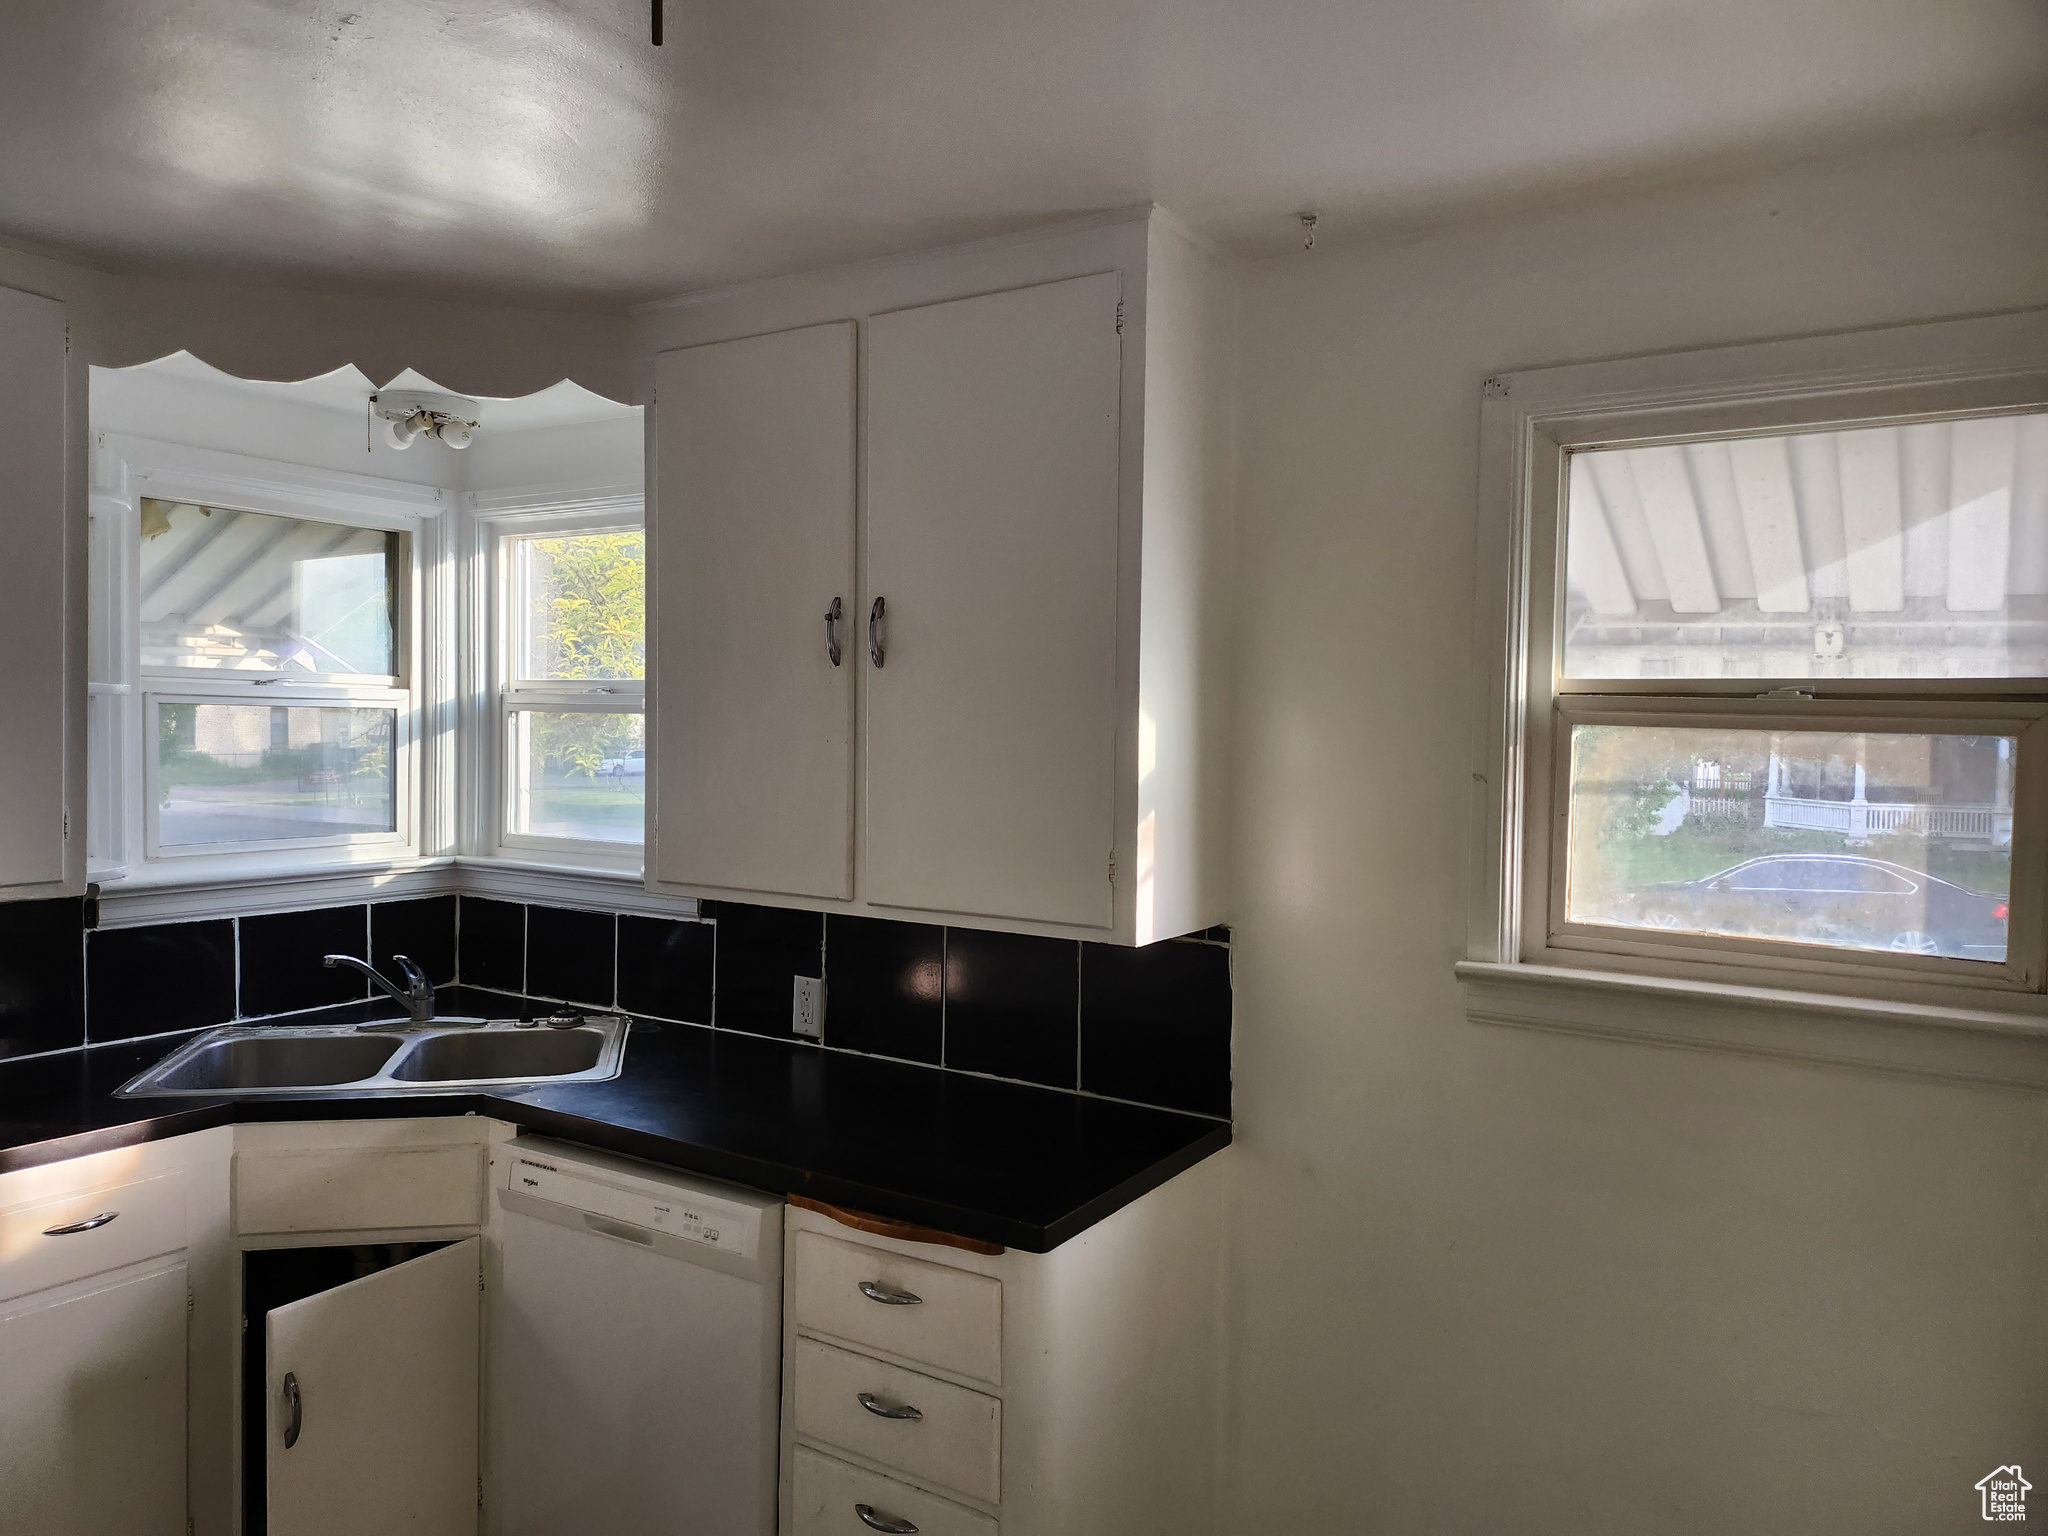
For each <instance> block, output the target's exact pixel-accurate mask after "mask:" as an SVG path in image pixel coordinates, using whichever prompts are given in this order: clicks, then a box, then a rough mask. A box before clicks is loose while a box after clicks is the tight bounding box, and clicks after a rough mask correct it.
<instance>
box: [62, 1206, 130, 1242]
mask: <svg viewBox="0 0 2048 1536" xmlns="http://www.w3.org/2000/svg"><path fill="white" fill-rule="evenodd" d="M120 1214H121V1213H120V1212H119V1211H101V1212H100V1213H99V1215H97V1216H88V1217H86V1218H85V1220H83V1221H74V1222H72V1223H71V1225H70V1226H68V1227H45V1228H43V1236H45V1237H69V1236H70V1235H71V1234H72V1233H74V1232H90V1231H91V1230H92V1229H93V1228H94V1227H104V1226H105V1225H106V1224H107V1223H108V1222H110V1221H112V1220H113V1219H114V1218H115V1217H116V1216H118V1215H120Z"/></svg>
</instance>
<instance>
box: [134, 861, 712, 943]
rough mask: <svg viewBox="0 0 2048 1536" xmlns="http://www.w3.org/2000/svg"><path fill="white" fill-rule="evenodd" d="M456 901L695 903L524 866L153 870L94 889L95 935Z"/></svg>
mask: <svg viewBox="0 0 2048 1536" xmlns="http://www.w3.org/2000/svg"><path fill="white" fill-rule="evenodd" d="M457 893H465V894H468V895H472V896H486V897H490V898H491V899H493V900H497V901H522V902H539V903H541V904H543V905H555V906H568V907H595V908H599V909H602V910H603V911H606V912H633V913H641V914H645V915H648V916H655V917H694V916H695V915H696V913H697V903H696V902H695V901H693V900H691V899H690V898H688V897H683V896H659V895H655V894H654V893H652V892H650V891H648V890H647V889H646V887H645V886H644V885H643V884H642V882H641V878H640V875H639V873H638V872H637V871H630V870H610V869H591V868H579V867H577V866H574V865H567V864H543V863H539V862H533V861H528V860H524V859H481V858H455V859H451V858H435V859H405V860H393V861H392V862H390V863H386V864H367V863H365V864H354V865H347V866H336V865H329V866H327V867H325V868H318V869H315V868H308V867H307V866H305V865H304V864H297V865H283V866H279V865H257V864H251V865H249V866H247V867H245V868H241V869H237V870H235V871H234V872H232V873H229V874H222V873H219V872H214V873H210V874H206V875H197V874H191V873H186V872H183V871H177V870H169V871H159V870H154V869H153V870H149V871H147V872H144V873H137V874H131V875H129V876H127V877H126V878H124V879H120V880H109V881H107V882H106V883H105V884H104V885H103V886H102V887H101V890H100V918H99V926H100V927H102V928H139V927H142V926H144V925H146V924H150V923H185V922H196V921H199V920H200V919H203V918H221V917H255V916H259V915H261V914H263V913H268V912H299V911H304V910H306V909H307V908H310V907H331V906H347V905H352V904H354V903H357V902H370V901H397V900H403V899H405V898H407V897H417V896H444V895H451V894H457Z"/></svg>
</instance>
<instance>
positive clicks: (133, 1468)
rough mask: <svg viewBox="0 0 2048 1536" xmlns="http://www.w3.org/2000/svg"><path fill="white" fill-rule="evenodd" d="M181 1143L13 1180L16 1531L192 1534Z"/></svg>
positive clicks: (1, 1205) (10, 1505)
mask: <svg viewBox="0 0 2048 1536" xmlns="http://www.w3.org/2000/svg"><path fill="white" fill-rule="evenodd" d="M182 1150H185V1149H180V1148H178V1147H176V1146H174V1145H171V1144H159V1145H156V1146H152V1147H146V1148H142V1149H138V1150H137V1151H135V1152H134V1153H131V1154H101V1155H98V1156H94V1157H86V1158H79V1159H76V1160H74V1161H73V1162H70V1163H57V1164H50V1165H46V1166H44V1167H40V1168H31V1169H25V1170H21V1171H18V1172H15V1173H10V1174H6V1175H4V1176H0V1536H47V1533H53V1532H63V1533H65V1536H179V1533H181V1532H183V1531H184V1530H185V1522H186V1515H187V1508H188V1497H187V1494H188V1488H187V1482H188V1479H187V1449H186V1440H187V1437H186V1424H187V1421H188V1417H189V1410H188V1401H189V1399H190V1398H191V1397H192V1393H193V1385H194V1383H193V1373H192V1355H193V1351H192V1349H191V1344H190V1337H189V1331H190V1317H191V1310H190V1307H191V1296H192V1291H191V1286H190V1272H191V1264H190V1259H191V1247H192V1242H193V1228H194V1225H195V1224H194V1223H193V1222H192V1221H191V1220H190V1219H189V1214H188V1196H189V1194H190V1192H191V1186H192V1185H193V1183H194V1176H193V1174H192V1172H191V1171H190V1170H188V1169H187V1168H186V1167H184V1166H183V1163H182V1159H181V1156H180V1153H181V1151H182Z"/></svg>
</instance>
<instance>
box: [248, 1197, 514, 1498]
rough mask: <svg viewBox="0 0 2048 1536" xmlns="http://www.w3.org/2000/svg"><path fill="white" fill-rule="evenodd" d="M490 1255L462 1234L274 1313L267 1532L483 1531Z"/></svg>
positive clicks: (269, 1344)
mask: <svg viewBox="0 0 2048 1536" xmlns="http://www.w3.org/2000/svg"><path fill="white" fill-rule="evenodd" d="M482 1251H483V1249H482V1240H481V1239H479V1238H474V1237H472V1238H467V1239H465V1240H464V1241H462V1242H459V1243H454V1244H451V1245H450V1246H448V1247H446V1248H442V1249H438V1250H436V1251H435V1252H433V1253H430V1254H427V1255H425V1256H424V1257H422V1258H417V1259H412V1260H410V1261H408V1262H407V1263H404V1264H398V1265H394V1266H393V1267H392V1268H390V1269H386V1270H380V1271H379V1272H378V1273H376V1274H373V1275H366V1276H364V1277H363V1278H362V1279H361V1280H356V1281H352V1282H350V1283H349V1284H347V1285H343V1286H337V1287H336V1288H335V1289H333V1290H331V1291H322V1292H321V1293H320V1294H319V1295H317V1296H310V1297H308V1298H307V1299H306V1300H304V1301H295V1302H293V1303H291V1304H290V1305H289V1306H283V1307H275V1308H273V1309H272V1310H271V1312H270V1315H269V1319H268V1321H267V1323H266V1325H265V1334H266V1339H265V1344H266V1349H267V1353H266V1357H265V1358H266V1360H267V1361H268V1370H267V1380H266V1382H265V1389H264V1399H265V1405H266V1406H265V1408H264V1421H265V1424H264V1445H265V1453H266V1465H267V1469H268V1485H269V1516H270V1526H269V1528H270V1533H271V1536H363V1533H364V1532H369V1531H405V1532H408V1533H411V1536H457V1533H460V1536H475V1532H476V1528H477V1486H478V1485H477V1359H478V1356H477V1330H478V1323H479V1316H480V1309H479V1305H478V1302H479V1296H478V1291H479V1288H480V1286H481V1270H480V1268H479V1265H480V1261H481V1255H482ZM288 1375H289V1376H290V1378H291V1386H290V1388H289V1389H288V1388H287V1386H286V1381H285V1378H286V1377H287V1376H288ZM294 1398H295V1399H296V1403H297V1417H298V1425H297V1433H296V1435H295V1436H294V1437H293V1443H292V1444H291V1445H286V1444H285V1440H286V1437H287V1433H288V1432H289V1431H290V1429H291V1427H292V1418H293V1408H292V1407H291V1403H292V1401H293V1399H294Z"/></svg>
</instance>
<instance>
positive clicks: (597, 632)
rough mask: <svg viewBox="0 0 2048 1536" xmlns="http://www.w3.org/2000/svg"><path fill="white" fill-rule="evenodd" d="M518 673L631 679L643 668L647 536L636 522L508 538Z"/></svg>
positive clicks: (548, 676) (529, 676)
mask: <svg viewBox="0 0 2048 1536" xmlns="http://www.w3.org/2000/svg"><path fill="white" fill-rule="evenodd" d="M506 542H507V544H508V545H509V546H510V548H511V554H512V592H513V609H514V625H515V629H516V636H515V641H514V657H513V661H514V665H515V666H516V667H517V668H518V669H519V676H520V677H521V678H530V679H547V678H593V679H600V680H603V679H633V678H637V677H640V676H641V675H642V673H643V670H644V667H645V656H646V634H647V558H646V540H645V538H644V536H643V535H642V534H641V533H640V532H639V530H637V529H633V530H626V531H619V530H614V531H612V532H608V533H566V534H545V535H541V536H537V537H530V538H514V539H508V540H507V541H506Z"/></svg>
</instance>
